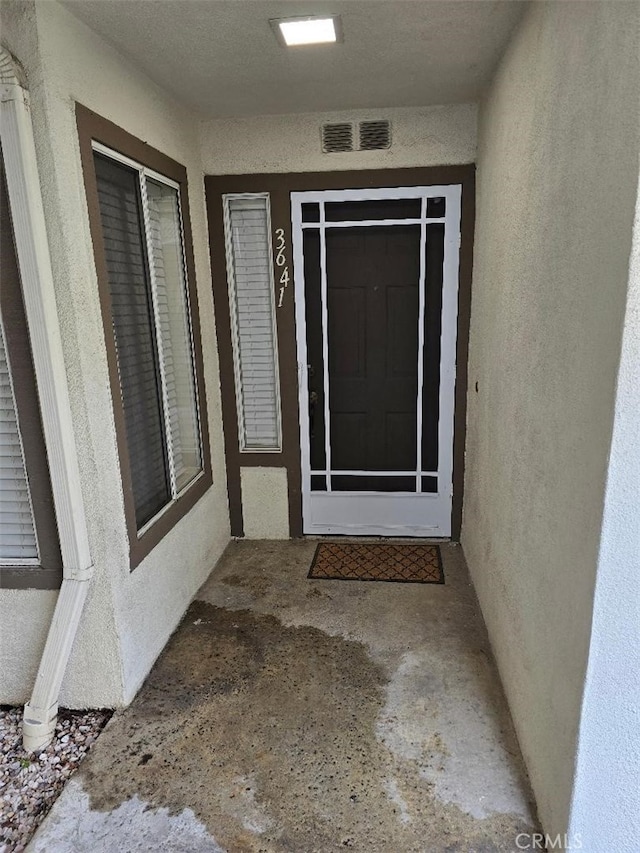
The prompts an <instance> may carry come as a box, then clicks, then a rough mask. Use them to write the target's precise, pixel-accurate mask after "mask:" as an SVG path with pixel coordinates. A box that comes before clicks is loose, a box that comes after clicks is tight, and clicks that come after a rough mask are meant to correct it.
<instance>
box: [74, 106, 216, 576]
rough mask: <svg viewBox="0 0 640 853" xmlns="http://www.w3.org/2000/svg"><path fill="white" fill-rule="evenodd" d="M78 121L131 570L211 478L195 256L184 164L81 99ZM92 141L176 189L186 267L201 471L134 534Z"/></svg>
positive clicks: (126, 449) (199, 494) (132, 503)
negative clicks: (157, 175)
mask: <svg viewBox="0 0 640 853" xmlns="http://www.w3.org/2000/svg"><path fill="white" fill-rule="evenodd" d="M76 124H77V128H78V138H79V142H80V157H81V161H82V171H83V175H84V185H85V191H86V198H87V206H88V212H89V227H90V231H91V238H92V240H93V250H94V258H95V264H96V273H97V278H98V291H99V297H100V307H101V310H102V321H103V328H104V337H105V344H106V349H107V362H108V367H109V378H110V384H111V399H112V402H113V413H114V419H115V426H116V440H117V446H118V456H119V459H120V471H121V477H122V486H123V493H124V509H125V517H126V524H127V534H128V537H129V556H130V568H131V570H133V569H135V568H136V566H138V565H139V564H140V562H141V561H142V560H143V559H144V558H145V557H146V556H147V555H148V554H149V553H150V552H151V551H152V550H153V548H155V547H156V545H158V543H159V542H160V541H161V540H162V539H163V538H164V537H165V536H166V535H167V533H169V531H170V530H172V529H173V528H174V527H175V526H176V524H178V522H179V521H180V520H181V519H182V518H183V517H184V516H185V515H186V513H187V512H189V510H190V509H191V508H192V507H193V506H194V505H195V504H196V503H197V502H198V501H199V500H200V498H201V497H202V496H203V495H204V493H205V492H206V491H207V490H208V489H209V487H210V486H211V484H212V482H213V477H212V471H211V454H210V448H209V429H208V415H207V399H206V393H205V385H204V363H203V356H202V341H201V335H200V316H199V310H198V293H197V287H196V275H195V263H194V257H193V239H192V233H191V220H190V216H189V210H190V206H189V193H188V182H187V170H186V168H185V167H184V166H183V165H181V164H180V163H178V162H176V161H175V160H172V159H171V158H170V157H168V156H167V155H166V154H163V153H162V152H161V151H158V150H157V149H155V148H152V147H151V146H150V145H148V144H147V143H146V142H143V141H142V140H140V139H138V138H137V137H135V136H133V135H132V134H130V133H128V132H127V131H126V130H123V129H122V128H121V127H118V125H116V124H113V122H110V121H108V120H107V119H105V118H103V117H102V116H100V115H98V114H97V113H94V112H92V111H91V110H89V109H87V107H85V106H83V105H82V104H79V103H76ZM94 142H98V143H100V144H102V145H104V146H106V147H107V148H110V149H112V150H113V151H115V152H118V153H119V154H121V155H123V156H125V157H128V158H129V159H131V160H134V161H136V162H137V163H139V164H140V165H141V166H144V167H146V168H148V169H152V170H153V171H155V172H158V173H159V174H160V175H165V176H166V177H167V178H170V179H171V180H172V181H174V182H175V183H176V184H178V185H179V187H180V208H181V214H182V228H183V238H184V254H185V264H186V269H187V276H186V277H187V289H188V294H189V304H190V314H191V330H192V339H193V360H194V369H195V382H196V388H197V396H198V410H199V422H200V438H201V443H202V469H203V470H202V474H201V475H200V476H199V477H198V478H197V479H196V480H195V481H194V482H193V484H192V485H190V486H187V488H186V490H185V491H184V492H183V493H182V494H181V495H180V496H179V497H178V498H176V499H174V500H173V501H172V502H171V503H168V504H167V505H166V506H165V508H164V509H163V510H162V511H161V514H159V515H158V516H157V517H156V519H155V520H152V522H151V523H150V525H149V526H148V527H147V528H146V529H144V532H143V533H142V534H140V535H139V534H138V529H137V525H136V518H135V504H134V497H133V484H132V479H131V467H130V464H129V451H128V446H127V436H126V429H125V420H124V409H123V406H122V397H121V393H120V381H119V378H118V363H117V356H116V348H115V338H114V335H113V320H112V315H111V298H110V288H109V278H108V274H107V266H106V259H105V251H104V242H103V236H102V220H101V216H100V207H99V201H98V187H97V181H96V173H95V168H94V161H93V143H94Z"/></svg>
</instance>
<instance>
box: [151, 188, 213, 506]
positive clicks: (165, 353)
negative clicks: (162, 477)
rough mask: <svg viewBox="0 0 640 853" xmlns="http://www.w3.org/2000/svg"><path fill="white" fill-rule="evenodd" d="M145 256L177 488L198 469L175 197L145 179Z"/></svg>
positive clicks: (198, 460)
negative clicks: (151, 286)
mask: <svg viewBox="0 0 640 853" xmlns="http://www.w3.org/2000/svg"><path fill="white" fill-rule="evenodd" d="M146 194H147V203H148V208H147V209H148V216H149V237H150V252H149V254H150V256H151V269H152V272H153V281H154V285H155V297H156V312H157V317H158V339H159V350H160V359H161V362H162V372H163V375H164V384H165V388H166V397H167V413H168V420H169V427H170V428H169V430H168V433H169V444H170V447H169V450H170V453H171V457H172V462H173V470H174V476H175V480H176V490H177V491H178V492H179V491H181V490H182V489H183V488H184V487H185V486H186V485H187V484H188V483H190V482H191V480H193V478H194V477H195V476H196V475H197V474H198V472H199V471H200V470H201V468H202V459H201V454H200V432H199V427H198V415H197V412H198V407H197V402H196V387H195V377H194V375H193V357H192V348H191V328H190V323H189V306H188V301H187V292H186V280H185V273H184V267H183V260H182V229H181V224H180V209H179V206H178V193H177V190H175V189H173V187H169V186H167V185H165V184H160V183H158V182H157V181H154V180H151V179H150V178H147V179H146Z"/></svg>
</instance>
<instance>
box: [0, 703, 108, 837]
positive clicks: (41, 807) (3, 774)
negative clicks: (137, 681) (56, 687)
mask: <svg viewBox="0 0 640 853" xmlns="http://www.w3.org/2000/svg"><path fill="white" fill-rule="evenodd" d="M110 716H111V711H62V710H61V711H60V713H59V716H58V724H57V726H56V732H55V736H54V738H53V740H52V742H51V743H50V744H49V746H47V747H46V748H45V749H44V750H42V752H39V753H28V752H25V750H24V749H23V748H22V728H21V721H22V708H7V707H2V708H0V853H21V851H23V850H24V849H25V847H26V845H27V844H28V842H29V839H30V838H31V836H32V835H33V833H34V832H35V831H36V829H37V828H38V825H39V823H40V822H41V821H42V820H43V818H44V817H45V815H46V814H47V812H48V811H49V809H50V808H51V806H52V805H53V803H54V802H55V800H56V799H57V797H58V796H59V794H60V792H61V791H62V789H63V787H64V785H65V782H66V781H67V779H68V778H69V777H70V776H71V774H72V773H73V771H74V770H75V769H76V767H78V765H79V764H80V762H81V761H82V759H83V758H84V756H85V755H86V754H87V752H88V751H89V749H90V748H91V745H92V744H93V743H94V741H95V740H96V738H97V737H98V735H99V734H100V732H101V730H102V728H103V726H104V725H105V723H106V722H107V720H108V719H109V717H110Z"/></svg>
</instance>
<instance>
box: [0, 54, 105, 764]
mask: <svg viewBox="0 0 640 853" xmlns="http://www.w3.org/2000/svg"><path fill="white" fill-rule="evenodd" d="M0 96H1V100H0V128H1V134H2V154H3V158H4V164H5V173H6V178H7V190H8V195H9V206H10V209H11V217H12V220H13V230H14V238H15V244H16V254H17V256H18V266H19V269H20V278H21V282H22V292H23V298H24V305H25V314H26V317H27V325H28V327H29V337H30V339H31V349H32V354H33V363H34V369H35V374H36V382H37V386H38V396H39V399H40V409H41V413H42V427H43V431H44V438H45V444H46V447H47V458H48V462H49V470H50V475H51V488H52V491H53V499H54V504H55V509H56V519H57V522H58V534H59V538H60V552H61V554H62V565H63V580H62V586H61V587H60V592H59V594H58V600H57V602H56V608H55V611H54V614H53V619H52V621H51V626H50V628H49V634H48V636H47V641H46V644H45V647H44V652H43V654H42V659H41V661H40V666H39V668H38V674H37V676H36V682H35V685H34V687H33V692H32V694H31V699H30V701H29V702H28V703H27V704H26V705H25V708H24V719H23V724H22V736H23V742H24V746H25V749H27V750H29V751H31V752H32V751H35V750H38V749H41V748H42V747H44V746H46V744H48V743H49V741H50V740H51V738H52V737H53V733H54V730H55V726H56V719H57V715H58V696H59V693H60V687H61V684H62V678H63V676H64V672H65V669H66V666H67V662H68V660H69V655H70V654H71V648H72V646H73V641H74V638H75V635H76V631H77V628H78V624H79V622H80V616H81V614H82V610H83V607H84V603H85V601H86V598H87V592H88V589H89V582H90V580H91V578H92V576H93V564H92V561H91V554H90V551H89V538H88V534H87V525H86V519H85V514H84V503H83V500H82V493H81V488H80V472H79V468H78V458H77V455H76V447H75V441H74V433H73V422H72V417H71V406H70V403H69V393H68V388H67V377H66V371H65V365H64V357H63V351H62V341H61V337H60V327H59V324H58V314H57V308H56V300H55V291H54V285H53V274H52V271H51V258H50V255H49V244H48V242H47V232H46V226H45V217H44V209H43V205H42V195H41V192H40V181H39V178H38V166H37V161H36V150H35V144H34V138H33V126H32V124H31V112H30V108H29V93H28V91H27V89H26V85H25V83H24V78H23V75H22V72H21V69H20V66H19V64H18V63H17V62H16V61H15V60H14V59H13V57H12V56H11V54H10V53H9V52H8V51H7V50H6V49H5V48H3V47H0Z"/></svg>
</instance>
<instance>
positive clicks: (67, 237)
mask: <svg viewBox="0 0 640 853" xmlns="http://www.w3.org/2000/svg"><path fill="white" fill-rule="evenodd" d="M3 7H4V8H3V27H2V39H3V43H5V44H6V46H7V47H8V48H9V50H11V51H12V52H13V53H14V54H15V55H16V56H17V58H18V59H19V60H20V61H21V62H22V63H23V64H24V66H25V69H26V72H27V77H28V81H29V85H30V91H31V98H32V113H33V122H34V127H35V135H36V146H37V155H38V163H39V169H40V173H41V184H42V192H43V197H44V207H45V216H46V219H47V225H48V234H49V243H50V248H51V255H52V265H53V273H54V280H55V286H56V300H57V306H58V314H59V320H60V324H61V329H62V337H63V345H64V355H65V362H66V367H67V375H68V380H69V387H70V396H71V406H72V410H73V420H74V427H75V434H76V441H77V445H78V451H79V459H80V470H81V476H82V487H83V495H84V500H85V503H86V511H87V517H88V525H89V536H90V543H91V551H92V556H93V559H94V563H95V566H96V577H95V579H94V581H93V589H92V591H91V594H90V598H89V601H88V604H87V607H86V611H85V613H84V614H83V618H82V622H81V625H80V629H79V633H78V636H77V638H76V643H75V646H74V650H73V653H72V658H71V661H70V665H69V668H68V671H67V674H66V676H65V679H64V683H63V687H62V694H61V702H62V704H64V705H67V706H82V705H94V706H95V705H121V704H123V703H126V702H127V701H129V700H130V699H131V697H132V696H133V695H134V693H135V691H136V690H137V688H138V687H139V685H140V683H141V682H142V680H143V678H144V677H145V675H146V673H147V672H148V670H149V668H150V666H151V664H152V663H153V661H154V659H155V657H156V656H157V655H158V653H159V652H160V650H161V649H162V647H163V645H164V644H165V642H166V640H167V639H168V637H169V635H170V634H171V632H172V630H173V629H174V628H175V626H176V624H177V622H178V621H179V619H180V617H181V615H182V613H183V612H184V610H185V609H186V607H187V605H188V603H189V601H190V599H191V597H192V596H193V594H194V593H195V592H196V590H197V589H198V587H199V586H200V585H201V583H202V581H203V580H204V579H205V578H206V576H207V574H208V573H209V571H210V570H211V568H212V566H213V565H214V564H215V561H216V559H217V558H218V556H219V555H220V553H221V551H222V549H223V548H224V546H225V544H226V543H227V541H228V538H229V527H228V511H227V500H226V484H225V472H224V458H223V446H222V429H221V419H220V400H219V382H218V364H217V352H216V345H215V329H214V317H213V301H212V295H211V276H210V270H209V260H208V249H207V245H208V244H207V228H206V218H205V209H204V191H203V171H202V166H201V162H200V151H199V143H198V138H197V122H196V121H195V119H194V117H193V116H192V115H191V114H190V113H188V112H186V111H185V110H184V109H183V108H182V107H181V106H180V105H178V104H176V103H175V102H174V101H172V100H171V99H169V98H168V97H167V96H166V95H165V94H164V93H163V92H161V91H160V90H159V89H158V88H157V87H156V86H155V85H154V84H152V83H151V82H150V81H149V80H147V79H146V78H145V77H144V76H143V75H141V74H140V72H138V71H137V70H136V69H135V68H134V67H133V66H131V64H129V63H128V62H127V61H126V60H125V59H123V58H122V57H121V56H120V55H119V54H117V53H116V52H115V51H114V50H112V49H111V48H110V47H109V46H108V45H107V44H106V43H105V42H104V41H103V40H101V39H100V38H99V37H98V36H96V35H95V34H94V33H92V32H91V31H90V30H89V29H88V28H86V27H85V26H84V25H83V24H81V23H80V22H78V21H77V20H76V19H75V18H74V17H73V16H72V15H70V14H69V13H68V12H67V11H66V10H65V9H64V8H62V7H61V6H60V5H59V4H58V3H55V2H42V3H37V4H36V6H35V7H34V5H33V4H32V3H12V4H3ZM36 40H37V44H35V41H36ZM76 101H79V102H81V103H82V104H84V105H85V106H87V107H89V108H90V109H92V110H94V111H95V112H97V113H99V114H101V115H103V116H105V117H106V118H108V119H110V120H111V121H113V122H115V123H116V124H118V125H120V126H121V127H123V128H125V129H126V130H127V131H129V132H130V133H132V134H134V135H136V136H138V137H140V138H141V139H143V140H145V141H146V142H148V143H149V144H151V145H153V146H154V147H156V148H158V149H159V150H161V151H163V152H164V153H165V154H167V155H169V156H170V157H173V158H174V159H176V160H178V161H179V162H181V163H183V164H184V165H185V166H186V167H187V170H188V179H189V193H190V203H191V211H190V212H191V222H192V229H193V240H194V252H195V267H196V277H197V284H198V301H199V307H200V317H201V325H202V336H203V350H204V364H205V381H206V392H207V402H208V411H209V421H210V423H209V430H210V435H211V450H212V457H213V459H212V461H213V477H214V485H213V487H212V488H211V489H209V491H208V492H207V493H206V495H205V496H204V497H203V498H202V499H201V500H200V501H199V503H198V504H197V505H196V506H195V507H194V508H193V509H192V510H191V512H190V513H189V514H188V515H187V516H186V517H185V518H184V519H183V520H182V521H181V522H180V523H179V524H178V525H177V526H176V527H175V528H174V529H173V530H172V532H171V533H170V534H169V535H168V536H167V537H166V538H165V539H164V540H163V541H162V542H161V543H160V544H159V545H158V546H157V547H156V548H155V549H154V550H153V551H152V552H151V554H150V555H149V556H148V557H147V558H146V559H145V560H144V561H143V562H142V563H141V564H140V565H139V566H138V568H137V569H136V570H135V571H134V572H133V573H130V572H129V559H128V542H127V537H126V529H125V519H124V508H123V498H122V485H121V479H120V471H119V463H118V457H117V450H116V443H115V427H114V420H113V410H112V405H111V390H110V386H109V378H108V372H107V361H106V351H105V345H104V333H103V328H102V319H101V314H100V307H99V302H98V290H97V281H96V274H95V265H94V258H93V247H92V243H91V238H90V234H89V224H88V216H87V209H86V200H85V191H84V184H83V178H82V170H81V165H80V154H79V147H78V139H77V130H76V126H75V102H76ZM7 595H8V593H5V592H1V593H0V596H3V597H6V596H7ZM11 596H12V598H13V599H15V598H16V596H18V597H20V596H25V602H26V600H27V599H26V596H29V601H30V612H31V617H32V618H33V619H34V620H39V621H42V622H43V623H45V622H46V623H47V624H48V620H49V617H50V611H51V604H50V598H51V595H50V594H44V593H43V594H35V593H11ZM36 596H37V601H36ZM23 610H24V607H22V604H21V605H20V606H19V607H17V608H16V610H15V619H14V617H13V616H12V615H10V617H9V621H10V622H11V624H10V625H8V626H7V628H6V630H7V632H9V631H11V629H12V628H14V629H15V631H16V632H17V631H18V627H19V626H18V621H17V620H18V619H20V618H21V617H20V613H21V612H22V611H23ZM14 621H15V625H13V622H14ZM38 636H39V635H38ZM36 639H38V638H36ZM38 646H39V642H34V643H33V645H32V646H30V648H29V649H28V650H27V649H26V648H24V649H23V654H24V657H23V661H22V667H23V669H22V676H21V677H17V675H16V678H14V679H13V681H12V689H11V694H10V695H6V696H5V695H3V696H2V697H0V699H1V700H2V701H23V700H24V699H26V698H28V694H29V692H30V689H31V686H32V681H31V679H32V674H33V671H34V661H36V663H37V658H38V657H39V654H40V652H41V648H38Z"/></svg>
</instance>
